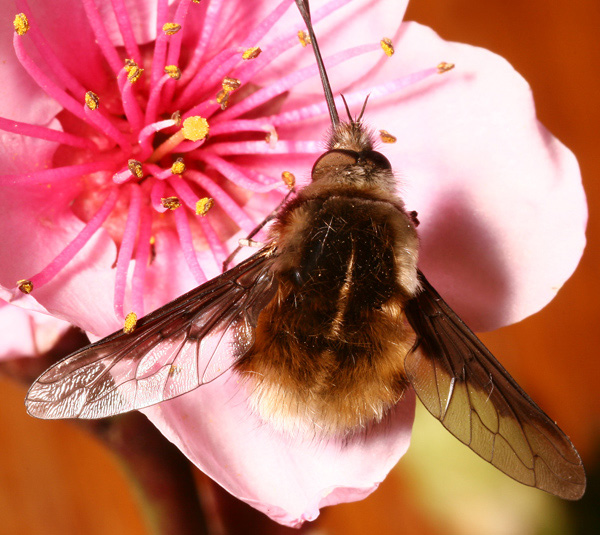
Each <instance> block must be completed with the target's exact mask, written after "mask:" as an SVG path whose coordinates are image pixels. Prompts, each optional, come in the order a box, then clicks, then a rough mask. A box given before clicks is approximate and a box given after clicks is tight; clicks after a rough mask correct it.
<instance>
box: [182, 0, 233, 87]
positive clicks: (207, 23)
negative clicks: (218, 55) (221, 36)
mask: <svg viewBox="0 0 600 535" xmlns="http://www.w3.org/2000/svg"><path fill="white" fill-rule="evenodd" d="M223 5H224V3H223V2H222V1H220V0H218V1H215V0H212V1H210V0H209V4H208V6H207V8H206V13H205V15H204V23H203V24H202V33H201V34H200V37H199V38H198V43H197V44H196V46H195V47H194V52H193V55H192V57H191V59H190V60H189V62H188V64H187V66H186V68H185V72H184V73H183V76H182V83H184V84H187V82H188V81H189V80H190V79H191V78H193V77H194V76H195V74H196V72H197V70H198V66H199V65H200V63H201V62H202V59H203V58H204V53H205V51H206V47H207V45H208V43H209V42H210V39H211V36H212V33H213V31H214V29H215V28H216V27H217V22H218V20H219V15H220V11H221V8H222V7H223Z"/></svg>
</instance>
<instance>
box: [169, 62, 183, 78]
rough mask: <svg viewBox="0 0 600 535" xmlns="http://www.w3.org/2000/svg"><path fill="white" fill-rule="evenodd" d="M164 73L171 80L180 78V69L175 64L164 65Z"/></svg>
mask: <svg viewBox="0 0 600 535" xmlns="http://www.w3.org/2000/svg"><path fill="white" fill-rule="evenodd" d="M165 74H168V75H169V76H170V77H171V78H173V80H179V78H181V69H180V68H179V67H178V66H177V65H167V66H166V67H165Z"/></svg>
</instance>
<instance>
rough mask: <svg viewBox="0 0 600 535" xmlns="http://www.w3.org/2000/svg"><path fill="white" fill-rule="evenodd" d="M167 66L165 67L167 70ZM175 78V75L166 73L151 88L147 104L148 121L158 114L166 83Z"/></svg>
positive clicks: (163, 100)
mask: <svg viewBox="0 0 600 535" xmlns="http://www.w3.org/2000/svg"><path fill="white" fill-rule="evenodd" d="M166 69H167V68H166V67H165V70H166ZM171 80H173V77H172V76H171V75H170V74H168V73H167V74H165V75H163V76H161V77H160V79H159V80H158V82H156V83H155V84H154V85H153V86H152V89H151V90H150V97H149V98H148V104H147V105H146V122H147V123H148V122H152V121H154V120H155V119H156V117H157V116H158V107H159V105H160V102H161V99H160V94H161V92H162V89H163V87H164V85H165V84H166V83H167V82H169V81H171ZM162 102H165V99H164V98H163V99H162Z"/></svg>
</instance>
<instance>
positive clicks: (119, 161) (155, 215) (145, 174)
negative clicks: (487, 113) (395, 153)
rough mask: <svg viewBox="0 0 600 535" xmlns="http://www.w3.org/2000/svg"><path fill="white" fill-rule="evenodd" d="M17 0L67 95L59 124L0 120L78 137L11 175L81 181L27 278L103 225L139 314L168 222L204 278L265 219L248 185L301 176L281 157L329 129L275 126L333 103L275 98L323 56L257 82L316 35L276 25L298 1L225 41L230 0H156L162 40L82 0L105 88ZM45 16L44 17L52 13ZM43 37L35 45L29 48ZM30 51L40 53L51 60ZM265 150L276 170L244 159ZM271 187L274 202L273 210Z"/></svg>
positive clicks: (28, 284) (24, 36)
mask: <svg viewBox="0 0 600 535" xmlns="http://www.w3.org/2000/svg"><path fill="white" fill-rule="evenodd" d="M347 2H348V0H334V1H332V2H330V3H329V4H327V5H326V6H324V7H323V8H321V9H320V10H318V11H316V12H315V13H314V14H313V20H314V21H315V22H318V20H319V19H322V18H323V17H325V16H326V15H328V14H330V13H332V12H334V11H335V10H336V9H337V8H338V7H339V6H341V5H343V4H345V3H347ZM21 3H22V5H23V6H25V7H26V8H27V9H26V11H25V12H24V13H20V14H18V15H17V16H16V17H15V20H14V27H15V35H14V40H13V43H14V48H15V52H16V55H17V58H18V59H19V61H20V62H21V64H22V65H23V67H24V68H25V69H26V70H27V72H28V73H29V74H30V75H31V76H32V78H33V79H34V80H35V81H36V82H37V83H38V85H39V86H40V87H41V88H42V89H43V90H44V91H45V92H46V93H47V94H48V95H49V96H51V97H52V98H53V99H55V100H56V101H57V102H58V103H59V104H60V105H61V106H62V108H63V110H64V111H63V112H61V114H59V118H61V119H64V120H61V122H62V123H63V131H57V130H51V129H48V128H44V127H40V126H36V125H28V124H26V123H18V122H15V121H7V120H6V119H2V118H0V128H2V129H5V130H7V129H9V127H10V128H11V130H12V131H16V132H18V133H20V134H23V135H31V136H34V137H40V138H43V139H48V140H50V141H55V142H59V143H60V144H61V145H62V146H65V147H68V148H69V150H68V151H66V150H64V151H61V150H57V152H56V155H55V159H54V163H55V167H54V168H53V169H51V170H45V171H40V172H33V173H28V174H27V175H22V176H11V177H10V179H11V180H12V183H13V184H18V183H23V184H25V183H29V184H31V183H32V180H33V183H39V184H40V185H49V184H51V183H52V181H53V180H60V181H65V180H70V181H72V183H73V188H72V190H71V194H72V202H71V203H70V209H71V210H72V211H73V212H74V213H75V214H76V215H77V216H78V217H79V218H80V219H81V221H82V224H83V227H82V229H81V231H80V232H79V234H77V236H75V237H73V239H72V240H71V241H70V242H69V243H68V244H67V245H66V246H65V248H64V249H63V250H62V251H61V252H60V254H58V255H57V256H56V257H55V258H54V259H53V260H52V261H50V262H49V264H48V265H47V267H46V268H44V269H43V270H42V271H41V272H39V273H37V274H36V275H34V276H32V277H31V278H30V279H24V280H22V281H19V284H18V287H19V289H20V290H21V291H22V292H25V293H29V292H31V291H32V290H34V289H35V288H39V287H40V286H42V285H44V284H46V283H47V282H49V281H50V280H52V279H53V278H54V277H55V276H56V275H57V274H58V273H59V272H60V271H61V270H62V269H63V268H64V267H65V266H66V265H67V264H68V262H69V261H70V260H71V259H72V258H73V257H74V256H75V255H76V254H77V253H78V252H79V251H80V250H81V248H82V247H83V246H84V245H85V244H86V243H87V242H88V241H89V239H90V238H91V237H92V236H93V235H94V233H95V232H96V231H98V230H99V229H100V228H103V229H104V230H105V231H107V232H108V233H109V234H110V235H111V237H112V238H113V240H114V241H115V243H116V244H117V246H118V255H117V259H116V263H115V265H116V282H115V297H114V303H115V312H116V314H117V316H118V317H119V318H121V319H124V318H125V316H126V314H125V310H131V311H133V312H134V313H135V314H136V315H137V316H141V315H143V313H144V310H143V308H144V307H143V295H144V291H145V290H146V283H145V279H146V272H147V268H148V266H149V265H150V264H151V263H152V262H155V261H160V259H157V258H155V251H156V250H157V246H159V245H160V240H161V239H163V238H162V236H163V233H162V231H164V230H166V229H168V230H170V231H171V233H172V231H173V230H174V231H175V233H176V235H177V240H178V246H179V247H180V249H181V251H182V253H183V257H184V258H185V261H186V263H187V266H188V268H189V270H190V272H191V273H192V274H193V276H194V278H195V280H196V282H197V283H198V284H200V283H202V282H204V281H205V280H206V279H207V274H206V272H208V274H209V275H214V274H216V272H217V269H218V266H220V265H221V264H222V262H223V261H224V260H225V258H226V257H227V253H228V251H227V249H226V247H225V246H224V242H226V241H227V239H228V238H230V237H231V236H232V234H233V233H235V232H236V231H237V230H241V231H242V233H243V234H248V233H249V232H250V231H251V230H252V229H253V228H254V227H255V226H256V224H257V223H258V221H256V216H255V215H251V213H250V212H249V211H248V210H247V203H248V200H249V199H250V197H251V196H253V195H261V194H262V195H266V194H269V192H273V193H276V192H278V195H275V197H278V198H281V197H282V195H283V194H284V192H285V191H286V189H287V187H286V183H290V182H291V181H290V180H289V176H290V175H291V173H289V172H288V171H287V170H286V169H285V166H286V160H285V158H286V157H287V156H294V155H298V154H307V155H310V154H318V153H320V152H321V147H320V135H321V133H320V132H316V133H315V138H314V139H309V140H302V139H297V138H294V136H293V135H290V134H288V135H289V137H290V138H289V139H280V134H279V133H278V130H279V131H280V132H281V131H286V132H288V133H292V134H293V125H294V124H296V123H297V122H298V121H301V120H304V119H308V118H311V117H314V116H317V115H325V114H326V107H325V103H324V102H323V101H322V99H320V100H319V101H318V103H316V104H314V103H313V104H311V105H305V106H302V107H297V108H295V109H287V110H286V111H276V110H277V109H278V108H276V107H275V105H274V104H273V103H274V102H276V100H277V99H278V98H281V96H282V95H285V94H286V93H287V92H290V91H292V90H293V89H294V87H295V86H296V85H298V84H299V83H301V82H302V81H303V80H305V79H307V78H309V77H314V76H316V75H317V69H316V67H315V66H314V65H310V66H309V67H305V68H300V69H298V70H296V71H293V72H291V73H289V74H287V75H285V76H283V77H281V78H278V79H275V80H274V81H272V82H271V83H270V84H268V85H264V84H263V86H262V87H259V86H258V85H257V84H253V80H254V79H255V78H256V77H257V75H258V74H259V73H260V72H261V71H263V70H264V69H265V68H267V67H268V66H269V65H270V63H271V62H273V61H274V60H276V59H277V58H278V57H279V56H280V55H281V54H282V53H284V52H287V51H289V50H290V49H292V48H294V47H300V50H302V47H306V46H307V45H309V44H310V41H309V40H308V39H307V37H306V35H305V33H304V32H303V28H302V27H301V22H300V20H298V25H297V27H292V28H288V29H287V32H282V33H281V35H280V36H279V37H276V38H271V39H266V37H265V36H266V34H267V33H268V32H269V30H271V28H272V27H273V26H275V25H276V23H277V22H278V21H279V19H280V18H281V16H282V15H283V14H284V12H285V11H286V10H287V9H288V8H289V7H290V5H291V4H292V1H291V0H284V1H283V2H281V3H280V4H279V5H278V6H277V7H276V8H275V9H274V10H273V11H272V12H271V13H269V14H267V16H266V17H265V19H263V20H262V21H261V22H259V23H258V24H256V26H254V27H253V28H250V29H244V30H243V31H241V30H240V31H239V32H241V36H239V37H237V38H236V39H234V40H233V41H234V42H233V44H231V45H227V44H225V43H224V44H222V45H221V46H220V48H219V47H216V48H215V43H214V38H213V35H214V34H215V33H216V30H217V28H218V27H219V24H223V21H222V20H220V15H221V10H222V9H223V2H221V1H219V0H215V1H212V2H206V5H203V7H200V6H197V5H196V4H197V2H196V1H194V2H190V0H182V1H181V2H179V3H178V4H177V6H176V7H175V8H172V11H173V13H172V15H171V18H170V19H169V9H168V7H167V3H166V2H164V3H159V7H158V25H157V27H158V28H161V30H160V31H159V32H158V35H157V36H156V39H155V41H154V42H153V43H151V44H150V45H148V44H144V45H140V44H139V43H138V42H136V39H135V37H134V35H135V32H134V31H133V24H132V22H131V19H130V18H129V14H128V13H127V9H126V7H125V4H124V2H123V1H122V0H115V1H114V2H112V5H113V9H114V10H115V18H116V20H117V24H118V29H119V32H120V37H121V39H122V42H123V45H122V46H115V45H114V44H113V43H112V41H111V39H110V38H109V31H108V28H107V27H106V25H105V23H104V20H103V18H102V17H101V16H100V14H99V12H98V10H97V8H96V6H95V4H94V2H93V1H92V0H82V6H83V9H84V10H85V14H86V16H87V20H88V23H89V26H90V28H91V30H92V32H93V34H94V36H95V41H96V43H97V46H98V47H99V49H100V52H101V54H102V56H103V58H104V60H105V62H106V64H107V66H108V69H109V70H110V71H112V72H113V74H114V78H112V79H110V78H109V79H108V80H105V81H106V83H100V80H99V83H98V87H103V88H104V89H103V90H101V91H100V90H97V92H94V91H93V90H92V89H93V88H89V87H84V85H83V84H82V83H81V82H80V81H79V80H78V79H77V78H76V77H74V76H73V75H71V74H70V72H69V70H68V68H67V66H65V65H63V63H62V62H61V60H60V59H59V58H58V57H57V56H56V55H55V54H54V52H53V51H52V48H51V47H49V46H46V45H47V42H46V41H45V38H44V37H43V34H42V32H41V29H40V27H38V24H36V22H38V21H36V20H35V19H34V18H32V15H31V13H30V12H29V8H28V6H27V3H26V2H25V1H22V2H21ZM203 4H204V3H203ZM192 9H204V11H203V13H202V14H203V16H200V17H198V16H197V14H194V15H193V16H192V15H191V10H192ZM188 11H190V13H188ZM197 20H202V23H201V24H200V25H199V24H198V22H197ZM39 22H40V26H41V25H42V22H43V21H39ZM244 32H246V33H245V35H244ZM259 43H260V46H259ZM379 46H380V45H379V43H373V44H368V45H362V46H357V47H354V48H352V49H349V50H345V51H343V52H340V53H338V54H335V55H333V56H331V57H330V58H328V60H327V63H328V67H329V68H331V67H333V66H334V65H336V64H339V63H343V62H345V61H348V60H352V59H353V58H355V57H357V56H358V55H361V54H365V53H372V52H374V51H376V50H377V49H378V48H379ZM381 46H382V47H383V48H384V51H385V53H386V54H388V55H391V53H393V46H392V44H391V41H389V40H383V41H382V43H381ZM34 49H35V55H33V54H30V51H32V50H34ZM306 54H312V52H311V51H310V50H307V51H306ZM33 57H35V58H41V61H43V62H45V66H44V67H43V68H42V67H41V66H40V65H38V62H39V61H40V59H36V60H33V59H32V58H33ZM48 72H50V73H51V74H50V75H48V74H47V73H48ZM435 72H438V70H437V69H436V68H432V69H427V70H425V71H422V72H420V73H415V74H414V75H411V77H406V78H402V79H400V80H396V81H393V82H389V83H388V84H386V85H384V86H381V87H379V88H371V89H366V90H364V91H360V92H356V93H351V94H349V95H346V99H347V101H348V102H349V103H350V104H351V105H354V104H356V103H358V102H362V101H363V100H364V98H365V96H366V94H367V93H368V92H370V91H374V92H376V96H375V98H376V97H378V96H382V95H385V94H389V93H391V92H393V91H398V90H399V89H401V88H402V87H405V86H406V85H408V84H409V83H413V82H415V81H418V80H421V79H423V78H425V77H426V76H429V75H431V74H433V73H435ZM98 76H105V73H98ZM265 110H266V113H265ZM67 116H68V117H67ZM15 125H16V126H15ZM388 139H389V138H388ZM258 157H264V158H274V157H275V158H279V159H280V162H281V169H280V170H279V172H278V173H273V174H270V173H265V172H260V171H258V170H257V169H256V168H255V167H254V165H253V164H247V163H246V161H251V162H256V161H257V158H258ZM269 168H270V169H272V168H273V166H272V165H271V166H270V167H269ZM282 172H283V177H282V176H280V175H281V173H282ZM32 177H33V178H32ZM2 178H3V179H5V181H6V179H7V177H6V176H5V177H2ZM282 178H283V180H282ZM271 197H273V196H272V195H271ZM273 200H274V199H273V198H272V199H270V201H269V205H267V206H265V207H264V213H265V214H267V213H269V212H270V210H271V209H272V205H271V203H273ZM202 252H206V253H207V255H205V256H203V262H202V265H201V262H200V261H199V259H198V255H199V254H201V253H202ZM132 262H133V265H134V269H133V274H132V273H130V269H129V267H130V264H131V263H132ZM207 262H208V264H212V266H209V265H208V264H207ZM209 268H210V269H209Z"/></svg>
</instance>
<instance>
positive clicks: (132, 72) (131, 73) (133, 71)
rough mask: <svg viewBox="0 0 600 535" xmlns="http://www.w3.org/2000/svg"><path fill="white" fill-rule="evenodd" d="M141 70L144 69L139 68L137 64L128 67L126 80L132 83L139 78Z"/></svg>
mask: <svg viewBox="0 0 600 535" xmlns="http://www.w3.org/2000/svg"><path fill="white" fill-rule="evenodd" d="M143 72H144V69H140V68H139V67H138V66H137V65H136V66H135V67H130V68H129V69H128V70H127V80H128V81H129V82H131V83H132V84H134V83H135V82H137V81H138V80H139V79H140V76H142V73H143Z"/></svg>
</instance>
